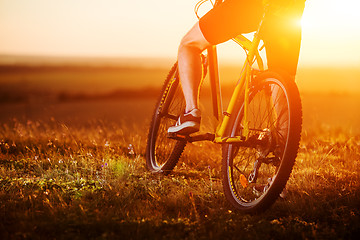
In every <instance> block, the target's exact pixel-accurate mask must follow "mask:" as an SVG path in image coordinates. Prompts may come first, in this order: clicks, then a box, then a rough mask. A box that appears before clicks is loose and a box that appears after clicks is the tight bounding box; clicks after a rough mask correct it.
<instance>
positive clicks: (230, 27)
mask: <svg viewBox="0 0 360 240" xmlns="http://www.w3.org/2000/svg"><path fill="white" fill-rule="evenodd" d="M294 2H296V4H295V5H294V6H293V7H292V8H290V9H288V10H287V12H285V13H284V14H282V15H281V16H278V15H272V14H271V13H270V14H268V15H267V16H268V17H267V19H266V20H265V21H264V28H263V30H264V31H263V33H264V34H263V35H262V38H263V40H264V42H265V47H266V55H267V60H268V67H269V69H281V70H285V71H286V72H288V73H289V74H290V75H293V76H295V74H296V69H297V64H298V58H299V52H300V42H301V28H300V25H299V24H298V25H296V24H292V25H289V23H292V22H293V19H298V20H299V19H300V18H301V16H302V13H303V10H304V7H305V0H294ZM262 15H263V5H262V0H225V2H223V3H222V4H220V5H219V6H218V7H216V8H213V9H212V10H210V11H209V12H208V13H207V14H205V15H204V16H203V17H202V18H201V19H200V21H199V25H200V29H201V32H202V33H203V35H204V37H205V39H206V40H207V41H208V42H210V43H211V44H213V45H217V44H219V43H222V42H225V41H227V40H229V39H231V38H233V37H235V36H237V35H239V34H243V33H249V32H253V31H256V30H257V28H258V25H259V22H260V20H261V17H262Z"/></svg>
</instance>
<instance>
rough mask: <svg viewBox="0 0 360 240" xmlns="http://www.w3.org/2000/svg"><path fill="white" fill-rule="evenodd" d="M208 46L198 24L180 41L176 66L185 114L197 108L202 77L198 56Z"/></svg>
mask: <svg viewBox="0 0 360 240" xmlns="http://www.w3.org/2000/svg"><path fill="white" fill-rule="evenodd" d="M210 45H211V44H210V43H209V42H208V41H207V40H206V39H205V37H204V36H203V34H202V32H201V30H200V27H199V23H196V24H195V25H194V26H193V28H191V29H190V31H189V32H188V33H187V34H186V35H185V36H184V37H183V39H182V40H181V43H180V46H179V51H178V66H179V76H180V81H181V86H182V89H183V92H184V97H185V102H186V109H185V111H186V112H189V111H191V110H192V109H194V108H198V98H199V85H200V82H201V77H202V66H201V64H202V63H201V57H200V54H201V53H202V52H203V51H204V50H205V49H206V48H207V47H209V46H210Z"/></svg>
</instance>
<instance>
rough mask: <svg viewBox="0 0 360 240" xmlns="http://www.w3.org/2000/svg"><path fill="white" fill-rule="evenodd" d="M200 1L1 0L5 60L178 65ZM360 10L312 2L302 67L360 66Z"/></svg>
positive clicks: (229, 53) (227, 50)
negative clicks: (139, 60) (146, 60)
mask: <svg viewBox="0 0 360 240" xmlns="http://www.w3.org/2000/svg"><path fill="white" fill-rule="evenodd" d="M196 2H197V1H193V0H191V1H190V0H185V1H184V0H171V1H169V0H156V1H148V0H0V55H5V54H6V55H9V54H10V55H12V54H16V55H44V56H81V57H84V56H85V57H86V56H90V57H172V58H174V57H175V56H176V52H177V46H178V44H179V40H180V39H181V37H182V36H183V35H184V34H185V33H186V31H187V30H188V29H189V28H190V27H191V26H192V25H193V24H194V23H195V21H196V17H195V14H194V11H193V9H194V6H195V3H196ZM359 11H360V1H358V0H307V3H306V8H305V13H304V18H303V42H302V49H301V55H300V64H302V65H334V64H340V65H354V66H360V44H359V43H360V13H359ZM220 50H222V52H221V53H220V56H223V57H224V58H226V59H230V60H231V59H234V58H235V59H236V57H237V56H238V54H242V51H241V50H238V49H236V50H235V51H234V50H233V47H232V45H231V44H224V45H223V46H221V47H220Z"/></svg>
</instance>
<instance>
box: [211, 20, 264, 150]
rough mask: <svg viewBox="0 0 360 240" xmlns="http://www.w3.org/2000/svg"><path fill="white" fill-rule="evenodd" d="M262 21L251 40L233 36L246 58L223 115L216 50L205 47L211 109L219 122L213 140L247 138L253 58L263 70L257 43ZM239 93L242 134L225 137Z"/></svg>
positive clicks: (222, 140) (218, 141) (241, 139)
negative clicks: (241, 105)
mask: <svg viewBox="0 0 360 240" xmlns="http://www.w3.org/2000/svg"><path fill="white" fill-rule="evenodd" d="M261 25H262V21H261V22H260V24H259V27H258V29H257V31H256V32H255V34H254V38H253V40H252V41H250V40H249V39H247V38H246V37H245V36H243V35H239V36H237V37H235V38H234V39H233V40H234V41H235V42H236V43H238V44H239V45H240V46H241V47H242V48H244V49H245V50H246V51H247V59H246V62H245V64H244V66H243V69H242V72H241V75H240V79H239V81H238V84H237V85H236V87H235V89H234V92H233V94H232V96H231V99H230V102H229V105H228V108H227V110H226V112H224V115H223V113H222V103H221V92H220V82H219V73H218V61H217V50H216V46H211V47H210V48H208V49H207V51H208V59H209V78H210V85H211V91H212V98H213V111H214V116H215V118H216V119H217V120H218V121H219V122H220V123H219V125H218V127H217V129H216V133H215V139H214V142H216V143H234V142H243V141H245V140H247V139H248V135H249V125H248V121H247V119H248V116H247V115H248V113H247V110H248V105H249V83H250V79H251V74H252V70H253V69H252V63H253V62H254V59H255V60H256V61H257V64H258V67H259V70H260V71H264V64H263V61H262V59H261V57H260V53H259V44H260V36H259V32H260V29H261ZM241 93H244V118H243V122H242V125H243V126H242V127H243V130H242V131H241V132H242V136H236V137H227V136H225V133H226V130H227V128H228V125H229V119H230V116H231V114H233V111H234V108H235V103H236V102H237V99H239V97H240V96H241Z"/></svg>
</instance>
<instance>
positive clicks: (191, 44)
mask: <svg viewBox="0 0 360 240" xmlns="http://www.w3.org/2000/svg"><path fill="white" fill-rule="evenodd" d="M178 51H179V53H182V52H185V51H186V52H189V51H190V52H193V53H198V54H200V53H201V52H202V51H203V49H201V46H200V44H199V43H198V42H197V40H196V39H194V38H192V37H191V36H189V35H185V36H184V37H183V38H182V39H181V42H180V45H179V50H178Z"/></svg>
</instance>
